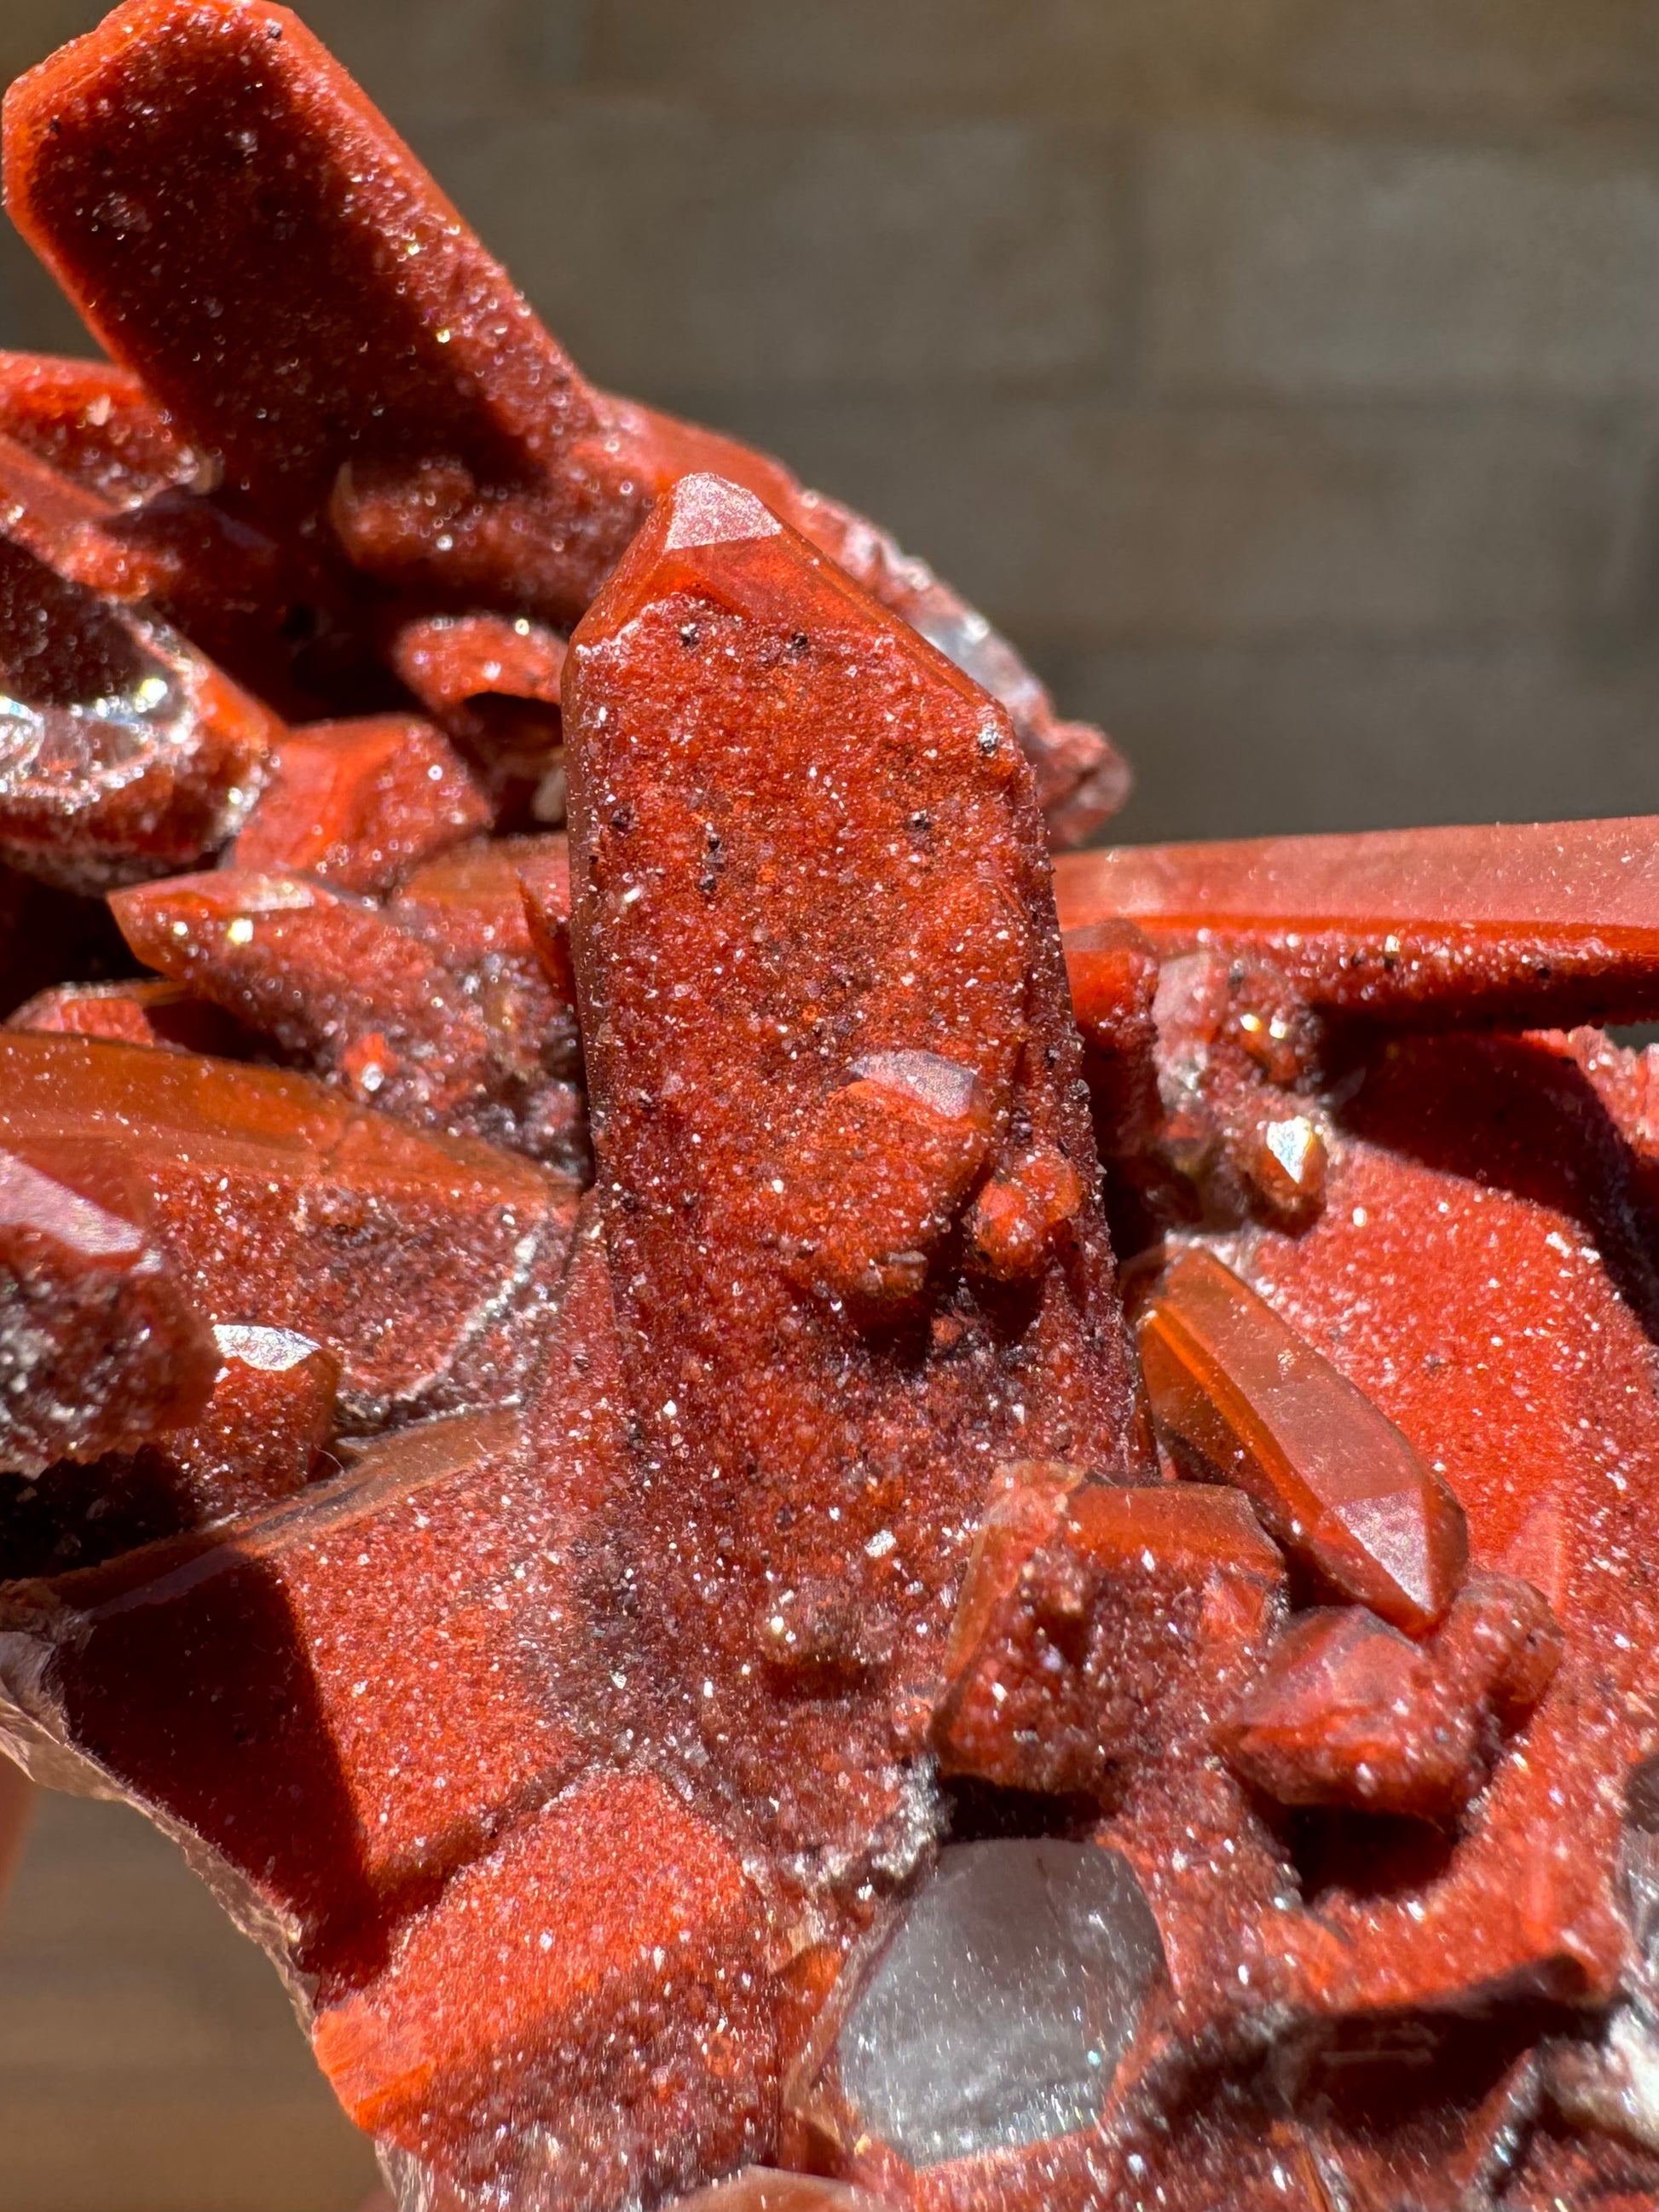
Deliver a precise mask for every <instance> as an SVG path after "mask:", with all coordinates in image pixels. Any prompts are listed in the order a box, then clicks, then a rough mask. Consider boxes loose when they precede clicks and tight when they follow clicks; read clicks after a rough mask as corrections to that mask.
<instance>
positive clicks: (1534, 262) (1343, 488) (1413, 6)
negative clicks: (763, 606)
mask: <svg viewBox="0 0 1659 2212" xmlns="http://www.w3.org/2000/svg"><path fill="white" fill-rule="evenodd" d="M301 12H302V13H305V14H306V15H307V16H308V18H309V20H310V21H312V22H313V26H314V27H316V28H317V29H318V30H319V32H320V33H322V34H323V35H324V36H325V38H326V39H328V40H330V41H331V43H332V44H333V45H334V46H336V47H337V51H338V52H340V53H341V54H342V55H343V57H344V58H346V60H347V61H348V62H349V64H351V65H352V66H353V67H354V68H355V69H356V70H357V71H358V72H359V73H360V75H361V76H362V78H363V80H364V81H365V82H366V83H367V84H368V87H369V88H370V90H371V91H372V92H373V93H374V94H375V96H376V97H377V98H378V99H379V100H380V101H381V102H382V104H383V105H384V106H386V108H387V109H388V111H389V112H391V114H392V117H393V118H394V119H395V120H396V121H397V122H398V124H399V125H400V126H401V127H402V128H403V129H404V131H406V132H407V134H408V135H409V137H410V138H411V140H412V141H413V143H414V144H415V145H416V149H418V150H419V151H420V152H421V153H422V155H423V156H424V157H425V158H426V159H427V160H428V162H429V163H430V164H431V165H432V167H434V168H435V171H436V173H437V174H438V175H439V177H440V178H441V180H442V181H443V182H444V184H445V185H447V188H448V189H449V190H450V191H451V192H452V193H453V195H454V197H456V198H457V199H458V200H459V203H460V204H461V206H462V207H463V209H464V210H465V211H466V213H467V214H468V215H469V216H471V218H472V219H473V220H474V222H476V223H477V225H478V226H479V228H481V229H482V230H483V233H484V234H485V235H486V236H487V237H488V238H489V240H491V241H492V243H493V244H494V245H495V247H496V248H497V250H498V251H499V252H501V254H502V255H503V257H504V258H506V259H507V261H508V263H509V264H510V265H511V266H512V267H513V270H514V271H515V273H516V274H517V276H519V278H520V282H521V283H523V285H524V287H525V289H526V290H527V291H528V292H529V293H530V295H531V296H532V299H534V300H535V301H536V302H537V304H538V306H539V307H542V308H543V310H544V312H545V313H546V314H547V315H548V317H549V318H550V320H551V321H552V322H553V324H554V325H555V327H556V328H557V329H558V330H559V331H561V333H562V335H563V336H564V337H566V339H567V340H568V343H570V345H571V346H572V348H573V349H574V351H575V352H576V354H577V356H578V358H579V359H580V360H581V361H582V362H584V364H585V365H586V367H587V368H589V369H590V370H591V371H592V373H593V374H596V375H597V376H599V377H600V378H601V379H604V380H609V381H611V382H612V383H614V384H616V385H617V386H620V387H622V388H624V389H627V390H630V391H635V392H640V393H641V394H643V395H645V396H647V397H648V398H653V399H654V400H656V401H658V402H659V403H661V404H665V405H668V406H671V407H677V408H679V409H680V410H684V411H685V412H688V413H691V414H695V415H698V416H703V417H706V418H707V419H708V420H711V421H713V422H717V423H719V424H720V425H722V426H723V427H727V428H732V429H735V430H738V431H739V432H741V433H743V434H744V435H750V436H753V437H756V438H759V439H761V440H763V441H767V442H769V443H771V444H772V445H774V446H775V447H777V448H778V449H779V450H780V451H781V452H782V453H784V454H785V455H786V456H787V458H788V459H790V460H791V461H792V462H793V463H794V464H795V465H796V466H797V467H798V468H799V470H800V471H802V473H803V474H804V475H805V476H806V477H808V478H809V479H810V480H811V481H813V482H816V483H820V484H822V485H823V487H824V488H825V489H829V490H831V491H835V492H837V493H840V494H842V495H844V496H846V497H848V498H849V499H852V500H853V501H855V502H857V503H859V504H860V505H863V506H865V507H867V508H869V509H870V510H871V511H872V512H873V513H876V514H878V516H879V517H880V518H881V519H882V520H884V521H886V522H888V523H889V524H890V526H892V527H893V528H894V529H895V530H896V531H897V532H898V533H899V534H900V535H901V536H902V538H904V540H905V541H906V542H907V543H908V544H910V545H911V546H912V547H914V549H915V550H917V551H920V552H922V553H925V554H927V556H929V557H930V558H932V559H933V560H934V561H935V562H936V563H937V564H938V565H939V567H940V568H942V569H943V570H944V571H945V573H946V574H950V575H951V576H952V577H953V578H955V579H956V580H958V581H959V582H960V583H961V584H962V585H963V587H964V588H965V589H966V590H968V591H969V592H971V593H973V594H975V595H976V596H977V597H978V598H980V599H981V601H982V602H983V603H984V605H986V608H987V611H989V612H990V613H991V614H992V615H993V616H994V617H996V618H997V619H998V620H999V621H1000V622H1001V623H1004V624H1005V625H1006V627H1007V628H1009V629H1011V630H1012V632H1013V634H1014V635H1016V636H1017V637H1018V639H1019V640H1020V641H1021V642H1022V643H1023V644H1024V646H1025V647H1026V648H1027V649H1028V650H1029V651H1030V653H1031V654H1032V655H1033V657H1034V658H1035V659H1036V660H1037V661H1038V663H1039V664H1040V665H1042V667H1043V668H1044V670H1045V671H1047V672H1048V674H1049V675H1050V676H1051V677H1052V678H1053V679H1054V682H1055V684H1056V685H1057V687H1058V689H1059V690H1060V693H1061V695H1062V697H1063V698H1064V700H1065V702H1066V705H1067V706H1068V707H1070V708H1072V709H1073V710H1074V711H1077V712H1079V713H1088V714H1094V715H1097V716H1098V717H1099V718H1100V719H1102V720H1105V721H1107V722H1108V723H1109V725H1110V726H1112V727H1113V728H1114V729H1115V731H1116V732H1117V733H1118V735H1119V736H1120V738H1121V739H1122V741H1123V742H1124V743H1125V744H1126V745H1127V748H1128V750H1129V751H1130V752H1131V754H1132V756H1133V758H1134V759H1135V761H1136V763H1137V765H1138V767H1139V773H1140V787H1139V796H1138V798H1137V799H1136V801H1135V802H1134V805H1133V811H1132V812H1131V813H1130V814H1129V815H1128V816H1127V817H1126V819H1125V822H1124V824H1123V829H1124V833H1125V834H1127V835H1139V836H1172V835H1195V836H1201V835H1216V834H1221V833H1225V832H1226V831H1229V830H1235V831H1244V830H1260V829H1270V828H1273V827H1274V826H1279V825H1282V826H1285V827H1289V828H1312V827H1324V826H1339V825H1342V824H1346V823H1355V824H1358V823H1374V822H1387V821H1395V820H1401V819H1406V818H1422V819H1431V818H1437V819H1454V818H1460V817H1462V818H1468V817H1478V816H1480V815H1510V816H1515V815H1527V814H1534V813H1547V812H1558V811H1559V812H1591V811H1601V810H1611V809H1647V808H1650V807H1654V808H1659V747H1656V745H1655V743H1654V739H1655V738H1656V736H1659V621H1656V617H1659V605H1656V599H1659V562H1656V558H1655V540H1656V531H1659V466H1656V463H1659V435H1656V434H1659V0H1572V4H1571V6H1570V7H1564V6H1562V5H1561V4H1559V0H1385V4H1379V0H696V4H695V5H690V6H688V5H686V4H685V0H311V4H310V5H309V7H305V8H302V10H301ZM97 13H98V9H97V7H96V5H95V4H94V5H88V4H86V0H8V4H7V9H6V15H5V20H4V21H3V23H0V66H5V67H6V68H7V69H8V71H9V70H15V69H16V68H19V67H21V66H23V65H25V64H27V63H29V62H31V61H33V59H35V58H37V57H38V55H39V54H40V53H41V52H44V51H46V48H47V47H49V46H51V45H52V43H53V41H54V40H56V39H58V37H61V36H64V35H68V34H69V33H71V32H73V31H75V30H76V29H78V28H80V27H82V26H83V25H84V24H85V23H87V22H88V21H92V20H94V18H95V16H96V15H97ZM0 331H3V333H4V334H5V335H7V336H9V337H11V338H13V339H14V340H15V342H20V343H64V319H63V317H62V315H61V313H60V312H59V311H58V310H57V309H56V307H55V306H54V303H53V302H52V300H51V298H50V296H49V290H48V288H47V287H46V286H45V285H44V284H43V283H41V282H40V280H39V279H38V278H36V277H33V276H31V275H30V274H29V273H28V272H27V270H25V269H23V268H22V267H21V256H20V255H19V254H18V253H17V252H15V249H14V250H13V251H12V252H11V253H10V256H9V258H8V259H6V260H5V261H4V263H3V265H0Z"/></svg>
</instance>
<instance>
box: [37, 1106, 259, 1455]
mask: <svg viewBox="0 0 1659 2212" xmlns="http://www.w3.org/2000/svg"><path fill="white" fill-rule="evenodd" d="M48 1169H50V1170H53V1171H52V1172H48V1171H46V1170H48ZM128 1181H129V1179H128V1178H125V1177H124V1176H122V1175H121V1174H120V1172H119V1170H118V1169H116V1170H113V1171H112V1169H111V1167H110V1164H106V1163H100V1162H99V1161H97V1160H95V1159H93V1158H87V1157H84V1156H82V1157H77V1156H76V1152H75V1151H74V1149H73V1148H72V1147H70V1146H42V1147H40V1148H39V1150H38V1151H37V1152H36V1155H35V1161H34V1162H33V1163H32V1162H31V1160H30V1159H29V1158H27V1157H24V1156H22V1155H21V1154H20V1153H18V1152H0V1468H5V1469H9V1470H15V1471H19V1472H22V1473H26V1474H40V1472H41V1471H42V1470H43V1469H44V1468H46V1467H49V1466H50V1465H51V1463H52V1461H54V1460H58V1459H65V1458H78V1459H90V1458H94V1457H96V1456H97V1455H99V1454H100V1453H102V1452H106V1451H110V1450H114V1449H119V1448H120V1447H122V1446H123V1445H125V1444H129V1443H137V1442H139V1441H140V1440H142V1439H143V1437H146V1436H148V1435H149V1433H150V1432H151V1431H154V1430H156V1429H161V1428H168V1427H171V1426H173V1425H174V1424H176V1423H178V1422H179V1421H186V1420H189V1419H191V1416H192V1415H193V1414H195V1413H198V1412H199V1411H200V1410H201V1408H202V1407H203V1405H204V1402H205V1401H206V1399H207V1395H208V1392H209V1390H210V1388H211V1386H212V1383H213V1376H214V1370H216V1367H217V1366H218V1364H219V1358H218V1353H217V1351H216V1348H215V1346H214V1341H213V1337H212V1334H211V1333H210V1330H209V1328H208V1324H207V1322H206V1319H205V1317H204V1316H203V1315H202V1314H200V1313H199V1312H197V1310H196V1308H195V1306H194V1304H192V1302H191V1297H190V1295H189V1291H188V1289H187V1287H186V1285H185V1283H184V1282H183V1281H182V1280H181V1279H180V1277H179V1273H177V1271H176V1270H175V1269H173V1267H169V1265H168V1264H167V1261H166V1259H165V1258H164V1256H163V1254H162V1252H161V1249H158V1247H157V1244H156V1243H155V1240H154V1239H153V1238H152V1237H150V1236H149V1235H148V1234H147V1233H146V1231H144V1230H143V1228H141V1227H140V1226H139V1225H138V1224H137V1220H135V1219H133V1218H129V1215H130V1213H132V1212H138V1211H139V1210H140V1208H139V1207H138V1206H131V1205H129V1206H127V1207H126V1208H125V1210H123V1211H120V1212H117V1211H113V1210H112V1206H111V1205H110V1203H108V1202H107V1201H108V1200H109V1198H110V1185H111V1183H112V1182H113V1183H114V1184H115V1185H116V1187H117V1188H118V1190H120V1191H121V1192H122V1194H123V1195H124V1196H126V1197H128V1198H129V1199H130V1198H131V1196H133V1195H136V1193H134V1192H131V1191H130V1190H128V1189H127V1188H125V1186H126V1185H127V1183H128Z"/></svg>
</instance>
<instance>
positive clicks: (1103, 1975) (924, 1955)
mask: <svg viewBox="0 0 1659 2212" xmlns="http://www.w3.org/2000/svg"><path fill="white" fill-rule="evenodd" d="M1163 1972H1164V1951H1163V1946H1162V1943H1161V1942H1160V1941H1159V1938H1158V1928H1157V1925H1156V1923H1155V1922H1154V1921H1153V1918H1152V1911H1151V1908H1150V1907H1149V1906H1148V1905H1147V1902H1146V1898H1145V1896H1144V1895H1143V1894H1142V1893H1141V1889H1140V1885H1139V1882H1138V1881H1136V1879H1135V1877H1134V1875H1133V1872H1132V1871H1131V1869H1130V1867H1129V1865H1128V1863H1127V1860H1125V1859H1124V1858H1123V1857H1122V1856H1121V1854H1120V1853H1118V1852H1116V1851H1112V1850H1100V1849H1098V1848H1097V1847H1096V1846H1094V1845H1092V1844H1070V1843H1058V1842H1052V1841H1048V1840H1042V1839H1030V1838H1009V1839H1006V1840H1000V1841H994V1842H986V1843H971V1844H954V1845H951V1846H949V1847H947V1849H946V1850H944V1851H943V1852H941V1854H940V1856H939V1864H938V1866H937V1868H936V1869H935V1871H934V1872H933V1875H932V1876H931V1877H930V1878H929V1879H928V1881H927V1882H926V1883H925V1884H924V1886H923V1887H921V1889H920V1890H919V1891H918V1892H917V1893H916V1895H915V1899H913V1901H912V1902H911V1905H910V1906H909V1909H908V1911H907V1913H906V1914H905V1917H904V1918H903V1920H902V1922H901V1923H900V1925H899V1928H898V1930H897V1932H896V1935H895V1936H894V1937H893V1939H892V1941H891V1942H890V1944H889V1945H888V1946H887V1948H886V1949H885V1950H884V1952H883V1953H882V1954H881V1957H880V1959H879V1960H878V1963H877V1964H876V1966H875V1967H874V1970H873V1971H872V1973H871V1975H870V1978H869V1979H868V1981H867V1982H866V1984H865V1986H864V1988H863V1990H861V1991H860V1994H859V1996H858V1997H857V1998H856V1999H855V2000H854V2003H853V2006H852V2008H851V2009H850V2011H849V2013H848V2018H847V2021H846V2024H845V2026H844V2027H842V2033H841V2040H840V2045H839V2051H838V2056H839V2059H840V2069H841V2081H842V2090H843V2092H844V2093H845V2095H846V2096H847V2099H848V2102H849V2104H850V2105H851V2106H852V2107H853V2109H854V2112H856V2113H857V2115H858V2117H859V2119H860V2122H861V2124H862V2125H863V2126H864V2127H865V2128H866V2130H868V2132H869V2133H871V2134H872V2135H875V2136H880V2137H881V2138H882V2139H883V2140H884V2141H885V2142H888V2143H890V2145H891V2146H892V2148H894V2149H895V2150H896V2151H897V2152H899V2153H900V2154H901V2155H902V2156H903V2157H904V2158H906V2159H907V2160H909V2162H910V2163H911V2164H912V2165H913V2166H936V2165H939V2164H940V2163H942V2162H943V2161H945V2160H950V2159H957V2158H966V2157H971V2156H974V2155H975V2154H978V2153H981V2152H984V2151H992V2150H1000V2149H1004V2148H1008V2147H1010V2146H1012V2145H1015V2144H1020V2143H1031V2142H1042V2141H1043V2140H1044V2139H1046V2138H1048V2137H1050V2136H1060V2135H1066V2134H1069V2133H1071V2132H1072V2131H1073V2130H1075V2129H1079V2128H1085V2127H1087V2126H1089V2125H1091V2124H1092V2123H1093V2122H1094V2121H1096V2120H1097V2119H1098V2118H1099V2117H1100V2114H1101V2112H1102V2110H1103V2106H1104V2104H1105V2100H1106V2094H1107V2092H1108V2090H1109V2087H1110V2086H1111V2082H1112V2078H1113V2075H1115V2072H1116V2069H1117V2065H1118V2061H1119V2060H1120V2058H1121V2056H1122V2054H1123V2051H1124V2050H1125V2048H1126V2047H1127V2045H1128V2042H1129V2040H1130V2038H1131V2037H1132V2035H1133V2033H1134V2028H1135V2023H1136V2021H1137V2019H1138V2017H1139V2011H1140V2007H1141V2002H1142V2000H1143V1998H1144V1997H1145V1996H1146V1991H1147V1990H1148V1988H1149V1987H1150V1986H1151V1984H1152V1982H1153V1981H1154V1980H1155V1979H1157V1978H1158V1977H1160V1976H1161V1975H1162V1973H1163Z"/></svg>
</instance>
